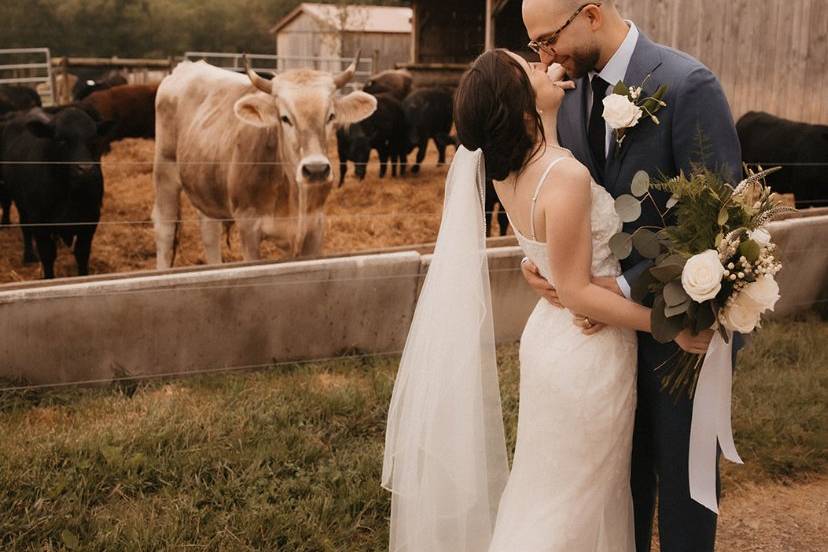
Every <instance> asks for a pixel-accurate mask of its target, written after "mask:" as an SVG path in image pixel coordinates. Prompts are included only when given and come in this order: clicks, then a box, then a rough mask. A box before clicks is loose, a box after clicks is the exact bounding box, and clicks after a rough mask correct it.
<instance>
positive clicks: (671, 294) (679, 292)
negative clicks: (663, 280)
mask: <svg viewBox="0 0 828 552" xmlns="http://www.w3.org/2000/svg"><path fill="white" fill-rule="evenodd" d="M687 301H690V296H689V295H687V292H686V291H684V287H682V285H681V282H677V281H673V282H670V283H668V284H667V285H666V286H664V302H665V303H667V305H668V306H670V307H675V306H677V305H681V304H682V303H685V302H687Z"/></svg>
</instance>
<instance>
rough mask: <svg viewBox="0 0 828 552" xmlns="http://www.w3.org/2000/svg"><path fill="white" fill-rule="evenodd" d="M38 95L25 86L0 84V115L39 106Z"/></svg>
mask: <svg viewBox="0 0 828 552" xmlns="http://www.w3.org/2000/svg"><path fill="white" fill-rule="evenodd" d="M41 105H42V104H41V102H40V95H39V94H38V93H37V92H36V91H35V90H34V89H32V88H28V87H26V86H0V115H3V114H5V113H10V112H12V111H21V110H25V109H31V108H33V107H40V106H41Z"/></svg>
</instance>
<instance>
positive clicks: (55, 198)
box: [0, 106, 111, 278]
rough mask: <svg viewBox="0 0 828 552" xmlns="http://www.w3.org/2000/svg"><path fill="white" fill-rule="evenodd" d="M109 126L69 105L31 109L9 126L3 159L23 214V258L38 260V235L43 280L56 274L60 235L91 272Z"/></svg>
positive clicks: (81, 271)
mask: <svg viewBox="0 0 828 552" xmlns="http://www.w3.org/2000/svg"><path fill="white" fill-rule="evenodd" d="M110 124H111V123H108V122H107V123H100V122H98V121H95V120H94V119H93V118H92V117H91V116H90V114H89V113H88V112H86V111H84V110H83V109H80V108H78V107H75V106H68V107H64V108H55V109H51V110H49V111H48V112H47V111H43V110H36V111H31V112H29V113H27V114H22V115H18V116H17V117H15V118H14V119H12V120H11V121H10V122H9V123H8V124H7V125H6V128H5V130H4V132H3V143H2V145H3V148H2V151H0V159H2V160H3V161H4V164H3V178H4V180H5V182H6V185H7V187H8V189H9V190H10V192H11V196H12V199H13V200H14V202H15V204H16V205H17V212H18V214H19V216H20V223H21V228H22V231H23V248H24V252H23V262H24V263H25V262H31V261H33V260H35V257H34V252H33V251H32V246H31V240H32V238H33V239H34V241H35V243H36V246H37V253H38V256H39V257H40V262H41V264H42V267H43V277H44V278H54V263H55V257H56V255H57V244H56V242H55V239H56V238H58V239H62V240H63V242H64V243H66V244H67V245H73V252H74V255H75V260H76V261H77V265H78V274H80V275H85V274H88V273H89V254H90V251H91V248H92V238H93V236H94V235H95V230H96V228H97V224H98V221H99V220H100V214H101V202H102V201H103V175H102V173H101V167H100V160H101V156H100V147H101V144H100V137H101V136H102V135H104V134H105V133H106V132H107V131H108V130H109V129H108V127H109V125H110ZM15 161H20V162H21V163H15Z"/></svg>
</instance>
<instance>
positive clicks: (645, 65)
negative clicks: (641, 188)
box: [604, 33, 661, 197]
mask: <svg viewBox="0 0 828 552" xmlns="http://www.w3.org/2000/svg"><path fill="white" fill-rule="evenodd" d="M659 65H661V52H659V50H658V46H656V45H655V44H654V43H653V42H652V41H651V40H650V39H649V38H647V37H646V36H645V35H644V33H641V34H640V35H639V37H638V42H637V43H636V45H635V50H634V51H633V55H632V58H631V59H630V64H629V66H628V67H627V72H626V74H625V75H624V83H625V84H626V85H628V86H639V85H640V84H641V83H642V82H644V79H645V78H647V75H650V74H652V72H653V71H655V70H656V69H657V68H658V66H659ZM657 87H658V84H657V83H654V82H653V79H652V78H651V79H650V80H649V81H648V82H647V84H646V85H645V91H646V92H648V93H653V92H655V89H656V88H657ZM638 124H639V125H645V124H653V123H652V122H650V121H649V120H648V119H645V118H642V119H641V121H639V123H638ZM639 130H641V129H639V128H638V127H637V126H636V127H633V128H632V129H630V130H629V131H628V132H627V137H626V138H625V139H624V144H623V146H621V150H620V151H618V143H617V142H616V140H615V136H613V137H612V141H611V142H610V152H609V155H607V165H606V170H605V172H604V174H605V175H606V188H607V190H609V191H610V192H611V193H612V192H613V191H614V190H617V188H618V184H619V183H618V182H617V180H618V175H619V173H620V172H621V164H622V162H623V161H624V157H626V155H627V152H628V151H629V150H630V146H631V144H632V142H633V141H634V140H635V135H636V134H637V132H638V131H639ZM613 195H614V196H616V197H617V196H618V195H620V194H617V193H613Z"/></svg>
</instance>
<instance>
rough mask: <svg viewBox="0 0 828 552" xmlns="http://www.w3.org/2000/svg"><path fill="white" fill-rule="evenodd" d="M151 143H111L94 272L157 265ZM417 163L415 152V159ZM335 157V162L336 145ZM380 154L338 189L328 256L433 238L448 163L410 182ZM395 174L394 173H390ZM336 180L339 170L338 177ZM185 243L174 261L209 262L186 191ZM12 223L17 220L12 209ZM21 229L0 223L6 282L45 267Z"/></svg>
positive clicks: (67, 263) (69, 261) (278, 255)
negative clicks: (32, 259)
mask: <svg viewBox="0 0 828 552" xmlns="http://www.w3.org/2000/svg"><path fill="white" fill-rule="evenodd" d="M153 148H154V142H153V141H152V140H124V141H122V142H118V143H115V144H113V148H112V152H111V153H110V154H108V155H106V156H105V157H104V158H103V172H104V187H105V195H104V204H103V211H102V213H101V224H100V225H99V226H98V231H97V232H96V234H95V239H94V241H93V243H92V256H91V260H90V273H92V274H106V273H118V272H130V271H135V270H145V269H154V268H155V237H154V233H153V228H152V222H151V220H150V215H151V212H152V204H153V200H154V191H153V186H152V157H153ZM410 158H411V159H412V160H413V155H412V156H410ZM331 159H332V161H334V165H337V161H336V155H335V148H332V151H331ZM378 170H379V168H378V165H377V163H376V159H373V160H372V163H371V165H369V167H368V176H367V177H366V179H365V180H364V181H362V182H359V181H358V180H356V179H355V178H353V174H352V173H353V167H350V168H349V171H350V172H351V174H349V176H348V177H347V178H346V180H345V184H344V186H343V187H342V188H339V189H334V190H333V191H332V193H331V195H330V197H329V198H328V202H327V204H326V208H325V211H326V214H327V215H328V216H327V228H326V233H325V242H324V247H323V254H325V255H337V254H343V253H351V252H355V251H362V250H367V249H376V248H381V247H390V246H400V245H408V244H418V243H424V242H430V241H434V239H435V238H436V237H437V230H438V228H439V224H440V211H441V208H442V203H443V186H444V181H445V176H446V171H447V168H446V167H445V166H443V167H438V166H437V152H436V151H434V149H433V147H432V148H431V149H430V150H429V154H428V155H427V156H426V160H425V163H424V164H423V166H422V170H421V171H420V174H419V175H417V176H413V175H410V174H409V175H408V176H407V177H406V178H404V179H400V178H396V179H392V178H389V177H386V178H385V179H380V178H379V176H378ZM389 174H390V170H389ZM337 181H338V175H337ZM182 198H183V199H182V219H183V220H184V221H185V222H184V223H183V224H182V225H181V243H180V245H179V248H178V253H177V255H176V260H175V266H189V265H196V264H203V263H204V254H203V249H202V246H201V236H200V231H199V225H198V220H197V215H196V212H195V210H194V209H193V207H192V206H191V205H190V204H189V201H188V200H187V199H186V196H184V195H183V194H182ZM12 222H13V223H16V222H17V215H16V212H14V211H13V212H12ZM222 249H223V257H224V260H225V262H227V261H238V260H242V257H241V247H240V243H239V237H238V232H237V231H236V230H235V228H234V229H233V230H232V231H231V235H230V247H228V246H227V244H226V243H224V245H223V246H222ZM261 250H262V256H263V258H265V259H282V258H286V251H284V250H282V249H280V248H278V247H276V246H275V244H273V243H272V242H270V241H268V240H265V241H264V242H263V243H262V248H261ZM22 256H23V249H22V239H21V236H20V229H19V228H18V227H10V228H0V282H14V281H24V280H36V279H39V278H40V264H39V263H37V264H30V265H23V264H22V262H21V261H22ZM55 274H56V276H57V277H62V276H74V275H75V274H77V271H76V267H75V261H74V257H73V256H72V254H71V251H70V250H69V248H68V247H66V246H63V245H61V246H60V247H59V249H58V259H57V262H56V263H55Z"/></svg>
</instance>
